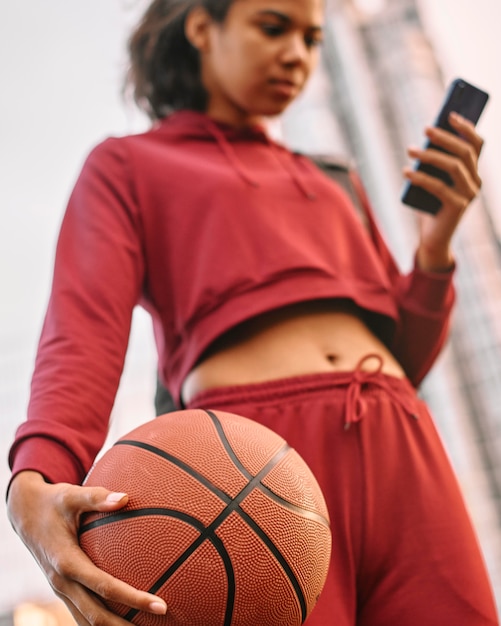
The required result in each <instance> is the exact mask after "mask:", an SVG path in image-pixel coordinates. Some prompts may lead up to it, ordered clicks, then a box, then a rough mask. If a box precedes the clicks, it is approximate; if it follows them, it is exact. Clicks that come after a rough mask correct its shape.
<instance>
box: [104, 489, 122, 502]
mask: <svg viewBox="0 0 501 626" xmlns="http://www.w3.org/2000/svg"><path fill="white" fill-rule="evenodd" d="M126 495H127V494H126V493H116V492H113V493H109V494H108V495H107V496H106V502H112V503H115V502H120V500H123V499H124V498H125V496H126Z"/></svg>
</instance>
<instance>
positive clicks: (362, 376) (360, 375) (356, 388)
mask: <svg viewBox="0 0 501 626" xmlns="http://www.w3.org/2000/svg"><path fill="white" fill-rule="evenodd" d="M369 359H376V360H377V362H378V365H377V368H376V369H375V370H371V371H366V370H363V369H362V366H363V364H364V363H365V362H366V361H368V360H369ZM382 368H383V359H382V357H381V356H380V355H379V354H372V353H371V354H366V355H365V356H364V357H362V358H361V359H360V361H359V362H358V364H357V367H356V368H355V371H354V372H353V374H351V380H350V383H349V385H348V389H347V392H346V413H345V422H344V429H345V430H348V429H349V428H350V426H351V425H352V424H355V423H357V422H360V421H361V420H362V419H363V417H364V415H365V412H366V409H367V403H366V401H365V400H364V398H363V397H362V388H363V386H364V385H365V384H367V383H370V384H372V385H376V386H377V387H379V388H380V389H384V390H385V391H386V393H387V394H388V395H389V396H390V397H391V398H392V399H393V400H394V401H395V402H396V403H397V404H400V406H402V407H403V409H404V410H405V411H406V412H407V413H408V414H409V415H410V416H411V417H413V418H414V419H418V416H417V414H416V412H415V409H414V406H413V404H411V402H410V400H409V399H408V398H406V397H405V396H402V395H401V394H399V393H398V392H397V391H395V389H394V388H393V387H392V386H391V384H390V383H389V381H388V380H387V379H386V378H383V377H378V376H377V374H379V373H380V372H381V370H382Z"/></svg>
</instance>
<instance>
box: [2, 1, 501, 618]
mask: <svg viewBox="0 0 501 626" xmlns="http://www.w3.org/2000/svg"><path fill="white" fill-rule="evenodd" d="M144 4H145V3H144V2H137V1H136V2H134V1H133V0H113V2H112V1H110V2H106V3H103V2H102V0H86V1H85V2H82V1H81V0H46V2H44V3H38V2H37V0H26V2H23V3H22V4H21V5H19V6H18V5H17V4H16V3H4V4H3V5H2V6H1V7H0V31H1V32H2V37H0V59H1V60H0V63H1V64H2V77H3V79H2V80H3V85H2V88H3V93H4V94H5V95H4V98H3V99H2V102H1V104H0V169H1V171H2V172H3V173H4V177H2V183H1V185H0V206H2V214H1V215H2V220H1V224H2V225H1V227H0V279H1V292H2V294H3V298H2V300H1V301H0V321H1V324H0V414H1V421H0V429H1V430H0V453H1V455H2V459H4V460H3V461H2V465H1V466H0V490H2V491H4V490H5V488H6V486H7V482H8V478H9V473H8V469H7V464H6V455H7V450H8V447H9V445H10V443H11V441H12V438H13V435H14V431H15V428H16V426H17V424H18V423H19V422H20V421H21V420H22V419H24V413H25V407H26V402H27V398H28V392H29V379H30V375H31V368H32V365H33V358H34V353H35V349H36V342H37V338H38V333H39V331H40V326H41V322H42V316H43V312H44V309H45V303H46V300H47V296H48V289H49V285H50V276H51V269H52V267H51V266H52V259H53V252H54V245H55V240H56V236H57V231H58V227H59V223H60V220H61V217H62V214H63V211H64V207H65V203H66V199H67V197H68V194H69V191H70V189H71V187H72V186H73V183H74V180H75V177H76V175H77V173H78V171H79V169H80V167H81V164H82V161H83V159H84V157H85V156H86V154H87V152H88V151H89V149H90V148H91V147H92V146H93V145H94V144H95V143H97V142H98V141H100V140H101V139H103V138H104V137H105V136H106V135H109V134H124V133H128V132H135V131H139V130H142V129H143V128H145V127H146V125H147V122H146V120H145V119H144V118H143V117H142V116H141V115H140V114H139V113H137V112H135V111H134V109H133V108H132V106H131V105H128V104H124V103H123V101H122V100H121V97H120V91H121V80H122V76H123V71H124V67H125V52H124V44H125V38H126V35H127V32H128V29H129V27H130V25H131V24H132V23H133V22H134V20H135V19H136V17H137V15H138V14H139V12H140V10H141V8H142V6H144ZM472 4H474V5H475V6H474V7H473V6H472ZM28 5H29V6H28ZM499 18H501V5H500V4H499V0H476V2H475V3H471V1H470V0H441V2H440V3H437V2H434V0H330V3H329V14H328V21H327V30H326V41H325V46H324V52H323V58H322V63H321V65H320V67H319V70H318V72H317V73H316V74H315V76H314V77H313V79H312V81H311V84H310V86H309V88H308V90H307V91H306V92H305V94H304V95H303V96H302V97H301V99H300V100H299V101H298V102H297V103H296V104H295V105H294V106H293V107H292V108H291V109H290V111H288V112H287V114H286V115H285V116H284V118H283V120H282V121H281V122H280V123H276V124H273V125H272V128H273V132H276V134H277V135H278V136H279V137H281V138H282V139H283V141H284V142H286V143H288V144H289V145H290V146H291V147H293V148H296V149H299V150H301V151H304V152H311V153H327V154H336V155H341V156H345V157H348V158H349V159H350V160H351V161H352V162H353V164H354V165H355V166H356V167H357V169H358V170H359V172H360V174H361V176H362V179H363V181H364V183H365V185H366V188H367V190H368V193H369V196H370V198H371V200H372V202H373V205H374V208H375V211H376V213H377V215H378V218H379V221H380V223H381V227H382V230H383V232H384V233H385V235H386V237H387V239H388V241H389V244H390V247H391V248H392V250H393V251H394V253H395V256H396V257H397V259H398V261H399V263H400V265H401V267H402V268H403V269H404V270H405V269H409V268H410V267H411V264H412V262H413V258H412V255H413V248H414V244H415V241H416V215H415V213H414V212H413V211H411V210H409V209H408V208H406V207H404V206H403V205H402V204H401V203H400V201H399V198H400V194H401V189H402V185H403V182H402V177H401V173H400V172H401V168H402V167H403V165H405V164H407V162H408V159H407V156H406V147H407V146H408V145H410V144H418V145H419V144H421V143H422V142H423V135H422V131H423V128H424V126H425V125H426V124H429V123H431V121H432V120H433V119H434V117H435V114H436V112H437V110H438V107H439V105H440V103H441V100H442V98H443V94H444V91H445V86H446V84H447V83H449V82H450V80H451V79H452V78H455V77H456V76H461V77H462V78H464V79H466V80H469V81H470V82H473V83H474V84H477V85H478V86H480V87H483V88H485V89H486V90H487V91H490V92H491V96H492V98H491V102H490V103H489V105H488V109H487V110H486V112H485V114H484V117H483V118H482V120H481V123H480V125H479V127H480V130H481V133H482V134H483V135H484V136H485V137H486V140H487V143H486V146H485V149H484V152H483V155H482V160H481V174H482V177H483V179H484V187H483V192H482V195H481V197H480V198H479V199H478V200H476V201H475V203H474V205H473V206H472V207H471V210H470V211H469V213H468V215H467V217H466V219H465V220H464V223H463V224H462V225H461V227H460V231H459V233H458V235H457V238H456V245H455V252H456V256H457V262H458V272H457V287H458V304H457V308H456V313H455V317H454V324H453V331H452V334H451V338H450V341H449V343H448V346H447V348H446V350H445V351H444V352H443V354H442V355H441V357H440V359H439V361H438V362H437V364H436V366H435V367H434V369H433V371H432V373H431V374H430V375H429V376H428V377H427V379H426V381H425V383H424V384H423V386H422V389H421V393H422V394H423V396H425V397H426V399H427V401H428V402H429V403H430V405H431V407H432V410H433V412H434V414H435V417H436V420H437V425H438V428H439V430H440V432H441V434H442V436H443V438H444V440H445V444H446V447H447V449H448V452H449V454H450V457H451V460H452V463H453V465H454V466H455V469H456V471H457V473H458V477H459V480H460V482H461V485H462V487H463V490H464V493H465V496H466V499H467V502H468V504H469V507H470V510H471V512H472V516H473V518H474V521H475V524H476V527H477V530H478V534H479V539H480V542H481V545H482V548H483V551H484V555H485V558H486V561H487V565H488V568H489V571H490V574H491V577H492V583H493V586H494V590H495V594H496V598H497V601H498V605H499V606H501V358H500V354H501V322H500V321H499V315H500V313H501V245H500V242H501V186H500V185H499V180H498V178H499V177H498V176H497V171H496V170H497V168H496V163H499V162H501V141H500V139H501V115H500V113H499V111H500V108H499V107H500V102H501V76H500V74H499V71H497V70H496V69H494V66H495V65H496V64H495V63H494V62H493V61H494V59H496V58H500V56H501V44H500V42H499V40H498V34H497V33H496V32H495V30H496V27H495V25H496V24H499ZM6 174H7V175H6ZM154 387H155V355H154V348H153V341H152V336H151V329H150V325H149V320H148V319H147V317H146V315H145V314H144V313H143V312H142V311H140V310H138V311H137V313H136V314H135V317H134V326H133V333H132V336H131V342H130V348H129V354H128V357H127V362H126V367H125V372H124V376H123V378H122V384H121V387H120V390H119V395H118V397H117V401H116V404H115V407H114V412H113V421H112V427H111V431H110V437H109V439H110V440H114V439H115V438H117V437H118V436H119V435H120V434H121V433H123V432H126V431H127V430H129V429H130V428H132V427H133V426H135V425H136V424H137V423H138V422H140V421H146V420H148V419H150V418H152V417H153V404H152V401H153V395H154ZM458 567H461V564H458ZM52 601H53V596H52V592H51V590H50V589H49V587H48V584H47V582H46V581H45V579H44V578H43V576H42V574H41V573H40V572H39V570H38V568H37V566H36V564H35V562H34V561H33V559H32V557H31V556H30V555H29V554H28V552H27V551H26V549H25V548H24V547H23V546H22V544H21V542H20V540H19V539H18V538H17V537H16V536H15V534H14V533H13V531H12V530H11V528H10V526H9V524H8V521H7V518H6V515H5V510H4V509H2V511H1V513H0V626H12V624H14V621H15V623H16V626H24V625H25V624H29V625H30V626H37V625H38V624H40V625H41V626H44V625H50V626H57V625H59V626H60V625H62V624H65V623H67V622H65V618H64V616H63V613H61V612H58V611H57V610H55V609H54V607H53V606H52V605H47V604H46V603H48V602H52ZM33 603H35V605H36V603H38V605H36V606H35V605H34V604H33ZM14 611H15V613H14ZM27 616H28V617H27ZM14 618H15V620H14ZM70 623H71V622H70Z"/></svg>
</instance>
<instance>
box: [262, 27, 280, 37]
mask: <svg viewBox="0 0 501 626" xmlns="http://www.w3.org/2000/svg"><path fill="white" fill-rule="evenodd" d="M261 30H262V31H263V33H264V34H265V35H268V37H280V35H283V33H284V32H285V28H284V27H283V26H281V25H280V24H261Z"/></svg>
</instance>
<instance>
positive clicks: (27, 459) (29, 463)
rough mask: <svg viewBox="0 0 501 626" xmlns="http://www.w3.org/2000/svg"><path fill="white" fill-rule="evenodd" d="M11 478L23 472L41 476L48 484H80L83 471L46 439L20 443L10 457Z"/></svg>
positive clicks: (53, 443)
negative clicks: (27, 471)
mask: <svg viewBox="0 0 501 626" xmlns="http://www.w3.org/2000/svg"><path fill="white" fill-rule="evenodd" d="M10 462H11V469H12V477H11V481H12V478H14V476H16V475H17V474H19V473H20V472H23V471H25V470H32V471H35V472H39V473H40V474H42V476H43V477H44V479H45V480H46V481H47V482H49V483H61V482H65V483H71V484H74V485H79V484H81V482H82V480H83V479H84V476H83V470H82V468H81V466H80V464H79V463H78V461H77V460H76V459H75V458H74V457H73V455H72V454H71V453H70V452H68V450H67V449H66V448H64V447H63V446H62V445H60V444H59V443H57V442H56V441H54V440H52V439H49V438H46V437H30V438H29V439H25V440H24V441H20V442H19V443H18V445H17V446H16V447H15V449H14V450H13V451H12V452H11V456H10Z"/></svg>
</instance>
